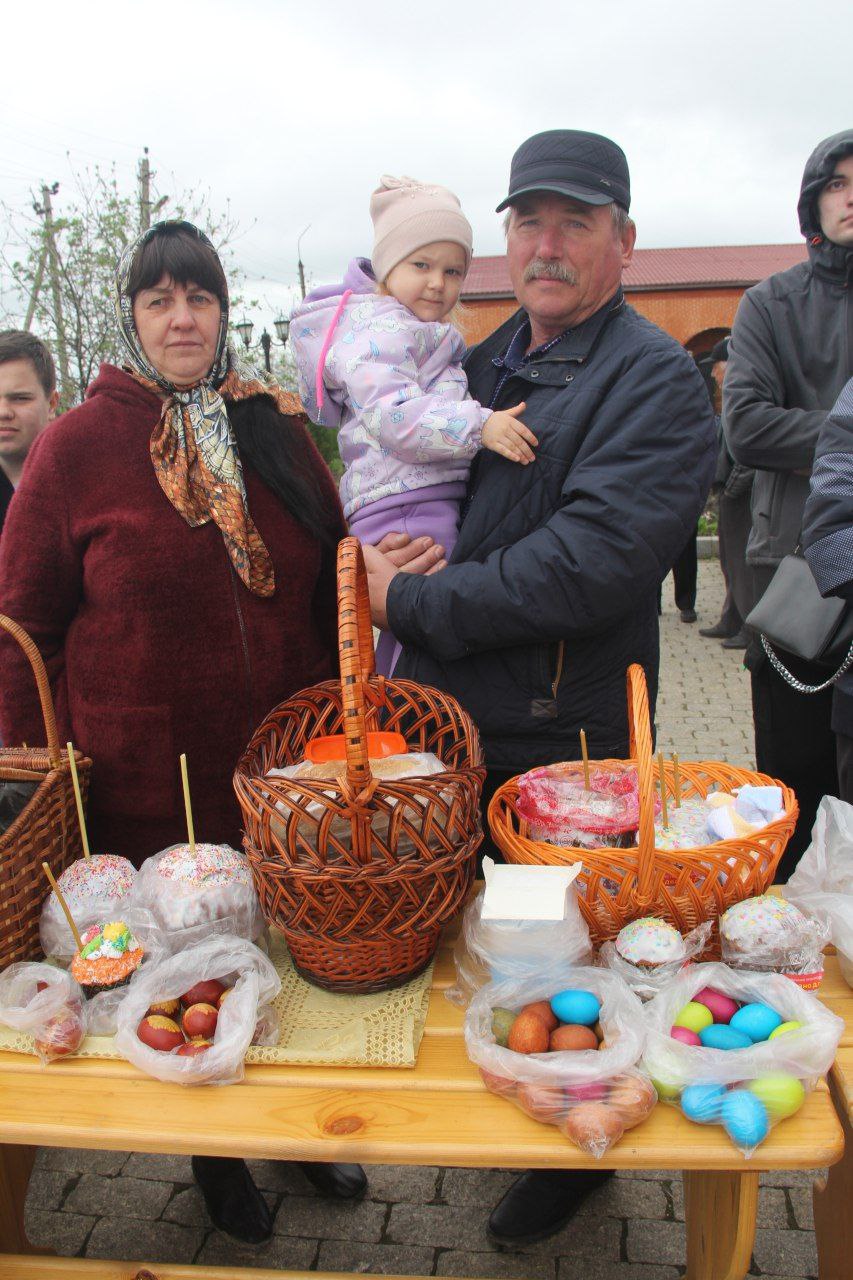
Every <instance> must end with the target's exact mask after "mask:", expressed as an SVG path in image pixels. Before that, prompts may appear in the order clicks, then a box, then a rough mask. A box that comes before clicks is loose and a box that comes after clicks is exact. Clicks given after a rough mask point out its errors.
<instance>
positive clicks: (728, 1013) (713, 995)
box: [693, 987, 740, 1022]
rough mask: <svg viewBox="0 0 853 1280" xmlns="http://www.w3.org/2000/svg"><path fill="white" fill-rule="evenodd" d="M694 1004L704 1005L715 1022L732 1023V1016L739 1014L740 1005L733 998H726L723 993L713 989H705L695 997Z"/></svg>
mask: <svg viewBox="0 0 853 1280" xmlns="http://www.w3.org/2000/svg"><path fill="white" fill-rule="evenodd" d="M693 1003H694V1004H704V1006H705V1008H706V1009H710V1010H711V1014H712V1017H713V1020H714V1022H731V1019H732V1015H733V1014H735V1013H737V1011H738V1009H739V1008H740V1005H739V1004H738V1002H737V1000H732V998H731V996H724V995H723V993H722V991H714V990H713V988H711V987H703V988H702V990H701V991H697V993H696V995H695V996H694V997H693Z"/></svg>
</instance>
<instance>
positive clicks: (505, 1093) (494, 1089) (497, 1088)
mask: <svg viewBox="0 0 853 1280" xmlns="http://www.w3.org/2000/svg"><path fill="white" fill-rule="evenodd" d="M480 1078H481V1079H482V1081H483V1084H484V1085H485V1086H486V1088H487V1089H488V1090H489V1091H490V1093H496V1094H498V1096H499V1097H501V1098H514V1097H515V1091H516V1083H515V1081H514V1080H511V1079H510V1078H509V1076H498V1075H495V1073H494V1071H487V1070H486V1069H485V1067H480Z"/></svg>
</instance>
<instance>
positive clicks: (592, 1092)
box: [566, 1082, 607, 1102]
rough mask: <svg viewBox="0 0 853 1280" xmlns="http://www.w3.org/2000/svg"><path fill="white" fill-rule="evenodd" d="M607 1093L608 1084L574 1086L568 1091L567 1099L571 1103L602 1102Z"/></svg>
mask: <svg viewBox="0 0 853 1280" xmlns="http://www.w3.org/2000/svg"><path fill="white" fill-rule="evenodd" d="M606 1093H607V1085H606V1084H599V1083H595V1082H594V1083H592V1084H573V1085H571V1086H570V1087H569V1088H568V1089H567V1090H566V1097H567V1098H568V1099H569V1102H600V1101H601V1099H602V1098H603V1097H604V1095H605V1094H606Z"/></svg>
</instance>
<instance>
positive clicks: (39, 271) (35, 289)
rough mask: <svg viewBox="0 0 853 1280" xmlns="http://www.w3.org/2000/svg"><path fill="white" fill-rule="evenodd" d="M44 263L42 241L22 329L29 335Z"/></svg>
mask: <svg viewBox="0 0 853 1280" xmlns="http://www.w3.org/2000/svg"><path fill="white" fill-rule="evenodd" d="M33 208H34V209H35V211H36V213H40V212H41V210H40V209H39V206H38V205H37V204H34V205H33ZM46 262H47V240H45V241H44V243H43V244H42V247H41V253H40V254H39V260H38V265H37V267H36V278H35V280H34V281H33V291H32V293H31V294H30V300H29V302H28V304H27V314H26V316H25V317H24V329H25V330H26V331H27V333H29V329H30V325H31V324H32V322H33V316H34V315H35V313H36V303H37V302H38V296H39V293H40V292H41V283H42V280H43V279H44V266H45V263H46Z"/></svg>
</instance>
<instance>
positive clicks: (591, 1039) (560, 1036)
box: [548, 1023, 598, 1052]
mask: <svg viewBox="0 0 853 1280" xmlns="http://www.w3.org/2000/svg"><path fill="white" fill-rule="evenodd" d="M548 1048H549V1049H552V1050H554V1051H555V1052H561V1051H562V1050H566V1049H571V1050H575V1051H578V1050H582V1049H597V1048H598V1040H597V1039H596V1035H595V1032H594V1031H593V1029H592V1027H580V1026H572V1025H570V1024H568V1023H566V1024H564V1025H563V1026H561V1027H557V1030H556V1031H552V1032H551V1038H550V1040H549V1041H548Z"/></svg>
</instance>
